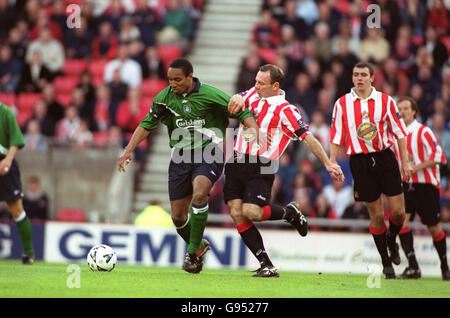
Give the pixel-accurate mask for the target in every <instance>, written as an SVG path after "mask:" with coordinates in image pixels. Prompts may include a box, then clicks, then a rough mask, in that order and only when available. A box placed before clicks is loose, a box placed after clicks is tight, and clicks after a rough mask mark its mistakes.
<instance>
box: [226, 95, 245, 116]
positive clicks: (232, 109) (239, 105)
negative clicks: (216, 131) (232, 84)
mask: <svg viewBox="0 0 450 318" xmlns="http://www.w3.org/2000/svg"><path fill="white" fill-rule="evenodd" d="M244 109H245V103H244V99H243V98H242V96H241V95H239V94H236V95H233V96H231V98H230V101H229V102H228V112H229V113H230V114H232V115H234V114H236V113H238V112H240V111H242V110H244Z"/></svg>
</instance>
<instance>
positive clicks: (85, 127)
mask: <svg viewBox="0 0 450 318" xmlns="http://www.w3.org/2000/svg"><path fill="white" fill-rule="evenodd" d="M93 145H94V135H93V134H92V132H91V131H90V130H89V121H88V120H86V119H81V121H80V129H79V131H78V134H77V136H76V140H75V143H74V144H73V146H74V147H75V148H77V149H86V148H89V147H91V146H93Z"/></svg>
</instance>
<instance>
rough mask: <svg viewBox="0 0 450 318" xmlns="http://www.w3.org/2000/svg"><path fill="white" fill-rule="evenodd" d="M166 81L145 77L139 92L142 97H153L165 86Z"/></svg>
mask: <svg viewBox="0 0 450 318" xmlns="http://www.w3.org/2000/svg"><path fill="white" fill-rule="evenodd" d="M166 86H167V82H166V81H165V80H162V79H153V78H151V79H145V80H143V81H142V84H141V93H142V96H143V97H152V98H153V97H155V96H156V94H158V93H159V92H160V91H161V90H163V89H164V88H166Z"/></svg>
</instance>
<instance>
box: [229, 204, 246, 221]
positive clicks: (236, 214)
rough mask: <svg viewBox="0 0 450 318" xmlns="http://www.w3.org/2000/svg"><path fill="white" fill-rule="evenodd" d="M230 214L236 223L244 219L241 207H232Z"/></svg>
mask: <svg viewBox="0 0 450 318" xmlns="http://www.w3.org/2000/svg"><path fill="white" fill-rule="evenodd" d="M230 216H231V218H232V219H233V221H234V223H235V224H240V223H242V220H243V219H244V215H243V214H242V211H241V209H236V208H230Z"/></svg>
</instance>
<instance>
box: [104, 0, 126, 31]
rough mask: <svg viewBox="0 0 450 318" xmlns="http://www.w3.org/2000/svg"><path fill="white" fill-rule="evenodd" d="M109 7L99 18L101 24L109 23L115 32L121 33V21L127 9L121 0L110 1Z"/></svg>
mask: <svg viewBox="0 0 450 318" xmlns="http://www.w3.org/2000/svg"><path fill="white" fill-rule="evenodd" d="M109 4H110V5H109V6H108V7H107V8H106V9H105V10H104V11H103V13H102V14H101V15H100V16H99V19H98V20H99V21H98V22H99V23H102V22H103V21H109V22H110V23H111V25H112V26H113V29H114V31H115V32H117V33H118V32H120V20H121V19H122V17H123V16H124V15H125V14H126V8H125V7H124V6H123V5H122V1H121V0H110V1H109Z"/></svg>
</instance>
